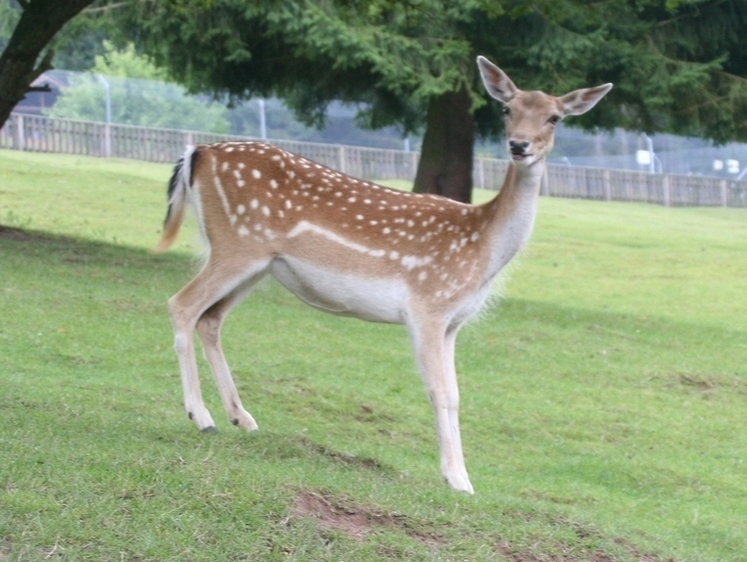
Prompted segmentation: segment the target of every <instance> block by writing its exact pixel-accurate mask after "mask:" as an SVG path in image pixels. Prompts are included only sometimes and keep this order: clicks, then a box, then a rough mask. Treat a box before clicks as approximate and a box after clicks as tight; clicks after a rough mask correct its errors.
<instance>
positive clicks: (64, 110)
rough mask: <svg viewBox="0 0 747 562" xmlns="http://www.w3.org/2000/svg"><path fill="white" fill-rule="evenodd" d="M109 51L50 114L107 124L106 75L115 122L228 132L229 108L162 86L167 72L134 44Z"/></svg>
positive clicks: (108, 46)
mask: <svg viewBox="0 0 747 562" xmlns="http://www.w3.org/2000/svg"><path fill="white" fill-rule="evenodd" d="M104 47H105V53H104V54H103V55H98V56H96V57H95V62H94V66H93V68H92V69H91V70H92V72H93V73H95V74H90V75H89V74H83V75H73V76H72V78H71V84H70V86H68V87H66V88H63V89H62V92H61V94H60V97H59V98H58V100H57V102H56V103H55V105H54V106H53V107H52V108H51V109H49V110H48V111H47V114H48V115H50V116H52V117H65V118H69V119H88V120H93V121H104V120H105V97H106V90H105V87H104V85H103V84H102V82H101V80H100V79H99V78H97V76H96V75H103V76H104V77H105V79H106V81H107V82H108V83H109V85H110V92H111V108H112V122H114V123H124V124H131V125H145V126H149V127H166V128H183V129H194V130H199V131H212V132H218V133H221V132H227V131H228V128H229V125H228V121H227V120H226V119H225V117H224V112H225V108H224V107H222V106H221V105H219V104H216V103H209V102H206V101H203V100H199V99H197V98H194V97H189V96H185V92H184V88H183V87H181V86H178V85H176V84H168V83H165V82H161V81H160V80H162V79H163V78H165V72H164V71H163V70H162V69H159V68H157V67H156V66H154V65H153V63H151V62H150V60H149V59H148V58H147V57H144V56H140V55H138V54H137V53H136V52H135V48H134V46H133V45H132V44H130V45H128V46H127V47H125V48H124V49H122V50H117V49H116V48H115V47H114V46H113V45H112V44H111V43H108V42H106V43H105V44H104Z"/></svg>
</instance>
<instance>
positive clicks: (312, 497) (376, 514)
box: [286, 491, 444, 547]
mask: <svg viewBox="0 0 747 562" xmlns="http://www.w3.org/2000/svg"><path fill="white" fill-rule="evenodd" d="M294 519H314V520H315V521H316V523H317V525H318V526H319V529H320V530H321V531H337V532H340V533H344V534H346V535H348V536H349V537H351V538H353V539H356V540H362V539H364V538H365V537H366V535H368V534H369V533H371V532H373V531H375V530H376V528H377V527H383V528H387V529H399V530H402V531H403V532H404V533H405V534H407V535H408V536H409V537H411V538H413V539H416V540H418V541H420V542H422V543H423V544H425V545H428V546H431V547H435V546H438V545H439V544H442V543H443V542H444V541H443V538H442V537H440V536H439V535H437V534H436V533H431V532H428V531H426V530H421V529H418V528H417V526H416V525H415V522H414V521H412V520H410V519H409V518H408V517H406V516H404V515H401V514H397V513H388V512H385V511H383V510H379V509H375V508H372V507H367V506H362V505H359V504H355V503H354V502H351V501H349V500H345V499H340V498H334V497H332V496H330V495H327V494H323V493H320V492H310V491H304V492H301V493H300V494H299V495H298V497H297V498H296V500H295V501H294V502H293V505H292V506H291V509H290V513H289V514H288V518H287V519H286V521H287V522H289V523H290V522H291V521H293V520H294Z"/></svg>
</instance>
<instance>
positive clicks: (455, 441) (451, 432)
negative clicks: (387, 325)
mask: <svg viewBox="0 0 747 562" xmlns="http://www.w3.org/2000/svg"><path fill="white" fill-rule="evenodd" d="M409 329H410V335H411V337H412V341H413V348H414V350H415V357H416V359H417V363H418V368H419V369H420V374H421V376H422V378H423V383H424V384H425V387H426V390H427V391H428V397H429V398H430V401H431V405H432V406H433V412H434V414H435V417H436V429H437V432H438V445H439V451H440V457H441V474H443V476H444V478H445V479H446V481H447V482H448V484H449V485H450V486H451V487H452V488H454V489H455V490H458V491H461V492H467V493H469V494H472V493H474V490H473V488H472V484H471V483H470V481H469V476H468V475H467V468H466V467H465V465H464V456H463V454H462V444H461V437H460V434H459V390H458V388H457V381H456V371H455V369H454V361H453V360H454V342H455V340H456V330H455V329H454V330H446V329H445V328H444V327H443V326H441V325H440V323H439V322H438V321H437V320H435V319H426V320H425V321H423V322H422V323H420V324H417V325H416V324H412V325H410V326H409Z"/></svg>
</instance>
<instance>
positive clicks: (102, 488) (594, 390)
mask: <svg viewBox="0 0 747 562" xmlns="http://www.w3.org/2000/svg"><path fill="white" fill-rule="evenodd" d="M169 173H170V167H169V166H166V165H156V164H149V163H142V162H138V163H133V162H132V161H124V160H103V159H102V160H99V159H92V158H84V157H78V156H66V155H56V154H34V153H20V152H12V151H0V181H1V182H2V185H3V197H2V198H0V223H4V224H7V217H8V216H9V215H10V213H11V211H12V212H13V213H14V215H13V216H14V217H17V220H18V223H17V224H22V223H25V225H26V227H30V228H31V229H34V230H30V231H26V232H15V231H11V232H9V231H7V230H3V231H2V232H1V233H0V269H1V270H2V275H0V291H2V294H3V298H2V299H0V314H2V317H3V318H6V319H10V321H6V322H3V323H1V324H0V372H1V373H2V376H0V412H1V413H2V415H0V557H2V558H4V559H7V560H13V561H15V560H44V559H53V558H55V557H59V558H63V559H65V560H67V559H69V560H121V559H124V560H159V561H170V560H193V561H196V562H197V561H202V560H206V561H207V560H210V561H215V560H263V561H264V560H268V561H271V562H272V561H278V562H280V561H288V560H294V561H314V562H318V561H330V562H331V561H339V560H346V561H349V562H363V561H365V562H368V561H371V560H393V561H399V560H402V561H405V560H407V561H408V562H409V561H423V562H425V561H428V562H441V561H443V562H446V561H456V560H459V561H461V560H480V561H483V560H485V561H495V562H498V561H504V562H505V561H506V560H509V561H514V560H563V561H568V562H571V561H588V560H604V561H609V562H637V561H641V560H646V561H649V562H664V561H669V560H688V561H691V562H713V561H716V560H718V561H719V562H739V561H741V560H743V559H744V545H745V543H747V524H746V523H745V517H744V505H745V502H747V486H746V484H745V483H746V482H747V468H746V467H747V464H746V463H747V460H745V446H744V441H745V438H744V436H745V432H746V431H747V424H746V421H745V416H744V407H745V400H746V399H747V382H746V381H747V371H746V370H745V363H744V356H745V350H746V349H747V347H745V341H747V310H746V309H745V307H746V306H747V303H745V300H744V298H743V295H744V279H745V276H747V262H746V261H745V260H744V259H743V257H744V240H745V237H747V221H745V211H744V210H743V209H718V208H713V209H709V208H695V209H687V208H677V209H672V208H663V207H658V206H653V205H638V204H626V203H604V202H594V201H580V200H563V199H554V198H553V199H549V198H542V199H541V202H540V208H539V213H538V217H537V227H536V232H535V233H534V235H533V238H532V240H531V241H530V244H529V248H528V249H527V251H526V252H525V253H524V255H523V256H522V258H521V259H520V261H519V263H518V264H517V266H516V267H514V268H513V271H512V275H511V279H510V280H509V281H508V282H507V284H506V287H505V290H504V291H505V298H504V299H503V300H502V302H501V304H500V306H499V307H498V308H497V309H496V310H494V311H492V312H490V313H488V314H486V315H485V317H484V318H483V319H482V320H480V321H478V322H475V323H473V324H472V325H470V326H468V327H466V328H465V329H464V330H463V332H462V333H461V334H460V337H459V341H458V348H457V361H458V364H457V367H458V370H459V373H460V385H461V389H462V393H461V396H462V433H463V437H464V446H465V453H466V456H467V463H468V467H469V469H470V471H471V476H472V479H473V482H474V484H475V487H476V490H477V494H476V496H474V497H465V496H463V495H460V494H455V493H453V492H451V491H449V490H448V488H447V487H446V486H445V484H444V483H443V482H442V481H441V478H440V477H439V476H438V455H437V453H436V443H435V435H434V432H433V420H432V412H431V409H430V407H429V406H428V404H427V398H426V395H425V392H424V390H423V388H422V385H421V383H420V381H419V380H418V377H417V375H416V374H415V368H414V366H413V361H412V357H411V354H410V350H409V346H408V343H407V337H406V335H405V332H404V330H402V329H401V328H400V327H393V326H384V325H375V324H370V323H365V322H358V321H354V320H351V319H343V318H337V317H334V316H331V315H324V314H321V313H318V312H316V311H313V310H312V309H310V308H309V307H307V306H305V305H304V304H302V303H300V302H299V301H298V300H297V299H295V297H293V296H292V295H290V294H289V293H287V291H283V290H281V289H279V288H277V287H275V286H272V285H271V286H267V287H264V288H261V289H260V290H258V291H257V292H256V293H255V294H253V295H251V296H250V297H249V298H248V299H247V301H246V302H245V303H243V304H242V305H241V306H239V307H237V309H236V310H235V311H234V312H233V314H232V315H231V317H230V318H229V319H228V321H227V324H226V326H225V329H224V330H223V342H224V348H225V351H226V354H227V356H228V359H229V361H230V363H231V366H232V367H233V371H234V374H235V378H236V382H237V384H238V386H239V390H240V392H241V394H242V396H243V397H244V398H245V403H246V404H247V406H248V408H249V410H250V411H251V412H252V413H253V415H254V416H255V417H256V419H257V420H258V422H259V424H260V427H261V430H260V431H259V432H257V433H255V434H249V435H247V434H245V433H243V432H240V431H239V430H237V429H236V428H234V427H232V426H231V425H230V423H229V422H228V420H225V419H223V417H222V415H221V410H220V404H219V400H218V398H217V392H216V390H215V387H214V384H213V382H212V381H211V380H210V375H209V374H208V372H207V371H206V365H205V363H204V361H202V359H201V358H200V367H201V369H202V374H203V381H204V382H203V390H204V393H205V396H206V400H207V402H208V406H209V407H210V408H211V409H212V411H213V413H214V415H215V418H216V421H217V423H218V427H219V430H218V432H217V433H215V434H199V433H198V432H197V431H195V430H194V428H193V427H192V425H191V424H190V422H189V421H188V420H187V419H186V416H185V415H184V411H183V408H182V405H181V399H182V397H181V391H180V388H179V384H180V383H179V375H178V367H177V364H176V358H175V357H174V353H173V350H172V332H171V327H170V325H169V321H168V315H167V312H166V300H167V299H168V297H169V296H170V295H171V294H173V293H174V292H175V291H176V290H177V289H178V288H179V287H181V286H182V285H183V284H184V283H185V282H186V281H187V280H188V279H189V278H190V276H191V274H193V273H194V272H195V271H196V270H197V268H198V264H197V263H196V262H195V260H194V259H193V257H192V251H191V250H190V249H189V248H186V247H185V246H184V245H180V247H179V248H178V249H177V251H175V252H170V253H168V254H165V255H160V256H153V255H150V254H148V253H147V251H146V248H149V247H151V246H152V245H153V244H154V243H155V241H156V240H157V238H158V230H159V227H160V223H161V220H162V218H163V212H164V209H165V182H166V179H167V177H168V175H169ZM68 188H69V189H68ZM479 195H480V197H484V196H485V194H483V193H480V194H479ZM40 210H43V212H41V211H40ZM39 231H44V232H39ZM193 233H194V231H190V232H185V233H184V235H183V236H182V237H181V238H180V242H179V243H180V244H184V243H185V242H189V241H191V240H192V237H193ZM115 238H116V241H117V244H111V242H112V241H113V240H114V239H115ZM103 242H106V243H103ZM309 493H312V494H316V495H317V496H320V497H324V498H327V499H328V501H330V502H331V511H334V512H336V513H337V514H338V516H344V515H346V514H347V515H348V516H351V518H352V517H353V516H355V520H356V521H358V522H360V521H366V522H367V524H368V526H367V527H364V529H365V531H364V532H363V533H362V534H361V535H360V536H358V537H353V536H351V534H350V533H349V531H348V530H345V529H341V528H329V527H325V526H324V522H323V521H322V519H321V517H319V518H316V517H314V516H304V515H303V513H304V511H302V510H299V509H298V500H299V498H300V497H303V494H309ZM294 506H295V507H294Z"/></svg>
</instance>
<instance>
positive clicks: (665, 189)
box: [661, 174, 672, 207]
mask: <svg viewBox="0 0 747 562" xmlns="http://www.w3.org/2000/svg"><path fill="white" fill-rule="evenodd" d="M661 190H662V193H663V195H662V196H663V198H664V201H662V203H664V206H665V207H671V205H672V200H671V198H670V194H669V176H668V175H666V174H665V175H664V177H663V178H662V179H661Z"/></svg>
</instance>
